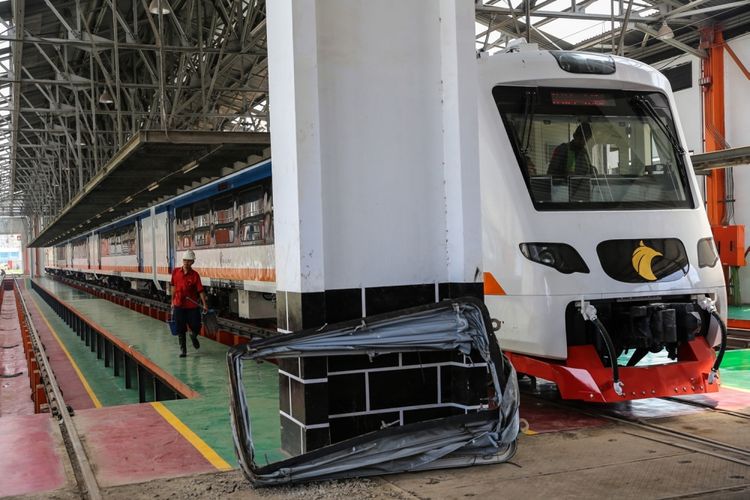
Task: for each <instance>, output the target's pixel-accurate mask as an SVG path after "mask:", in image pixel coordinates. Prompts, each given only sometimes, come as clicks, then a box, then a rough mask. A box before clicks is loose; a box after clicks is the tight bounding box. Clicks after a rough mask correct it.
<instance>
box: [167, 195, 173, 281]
mask: <svg viewBox="0 0 750 500" xmlns="http://www.w3.org/2000/svg"><path fill="white" fill-rule="evenodd" d="M174 218H175V209H174V206H170V207H169V209H168V210H167V260H168V263H169V264H168V265H169V273H170V274H172V271H173V270H174V252H175V241H174V239H175V232H174Z"/></svg>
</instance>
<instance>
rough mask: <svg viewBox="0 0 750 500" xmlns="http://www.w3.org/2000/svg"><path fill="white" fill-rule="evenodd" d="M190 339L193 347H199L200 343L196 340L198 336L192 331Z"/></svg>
mask: <svg viewBox="0 0 750 500" xmlns="http://www.w3.org/2000/svg"><path fill="white" fill-rule="evenodd" d="M190 340H192V341H193V347H195V348H196V349H200V348H201V343H200V342H198V336H197V335H196V334H194V333H193V332H190Z"/></svg>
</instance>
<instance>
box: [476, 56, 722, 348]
mask: <svg viewBox="0 0 750 500" xmlns="http://www.w3.org/2000/svg"><path fill="white" fill-rule="evenodd" d="M613 60H614V62H615V67H616V71H615V73H614V74H609V75H601V74H574V73H570V72H566V71H564V70H563V69H561V68H560V65H559V64H558V63H557V61H556V60H555V58H554V57H553V56H552V55H551V54H550V53H549V52H546V51H536V50H531V51H521V52H516V53H509V54H501V55H497V56H494V57H490V58H484V59H482V60H481V62H480V85H481V88H482V89H483V91H482V92H480V104H479V113H480V127H479V130H480V140H479V143H480V163H481V183H482V200H483V210H482V214H483V217H484V220H483V227H484V232H483V244H484V248H483V252H484V266H485V270H486V271H488V272H491V273H492V274H493V275H494V276H495V278H496V279H497V280H498V282H499V284H500V285H501V287H502V289H503V290H504V291H505V293H506V295H487V296H486V297H485V301H486V303H487V305H488V307H489V309H490V311H491V313H492V314H493V316H494V317H497V318H501V319H502V321H503V324H502V327H501V330H500V333H499V339H500V342H501V346H502V347H503V348H505V349H508V350H511V351H516V352H520V353H525V354H531V355H536V356H543V357H548V358H556V359H565V358H567V344H566V336H565V309H566V307H567V306H568V304H570V303H571V302H575V301H580V300H581V299H584V300H587V301H591V300H597V299H618V298H635V297H655V296H659V297H662V296H666V295H704V294H707V295H710V296H711V297H713V298H715V299H716V300H717V301H718V307H719V310H720V311H722V312H723V313H724V314H725V313H726V307H725V305H726V293H725V287H724V277H723V274H722V269H721V266H720V265H714V266H712V267H699V265H698V255H697V248H698V246H697V244H698V241H699V240H701V239H703V238H711V237H712V233H711V228H710V226H709V223H708V219H707V217H706V214H705V211H704V209H703V202H702V200H701V198H700V191H699V186H698V183H697V181H696V178H695V175H694V173H693V171H692V168H689V167H690V160H689V158H688V155H687V154H685V153H683V161H684V163H683V165H684V166H686V167H688V168H687V169H686V172H685V173H686V180H687V181H688V187H689V193H687V196H689V200H690V201H691V203H690V204H691V205H692V208H669V209H657V208H654V209H648V208H643V209H612V208H607V209H601V208H599V207H592V208H587V207H585V206H584V205H586V204H585V203H582V204H581V205H582V206H584V207H583V209H576V208H575V207H562V209H560V210H554V209H552V210H538V209H537V208H535V206H534V204H533V202H532V196H531V195H530V190H529V189H528V188H527V185H526V183H525V181H524V177H523V175H522V170H521V168H520V166H519V162H518V160H517V157H516V155H515V153H514V148H513V145H512V143H511V137H510V136H509V134H508V133H507V131H506V127H505V126H504V124H503V121H502V120H501V116H500V114H499V113H498V105H497V104H496V102H495V99H494V98H493V94H492V92H491V91H488V90H489V89H493V88H496V87H498V86H502V87H505V86H509V87H523V88H540V87H548V88H555V89H576V88H578V89H582V90H586V91H591V90H601V91H603V92H602V94H604V95H606V94H607V91H608V90H618V91H619V90H625V91H635V92H658V93H660V94H662V95H663V96H664V97H665V98H666V99H667V100H668V103H669V109H671V110H672V114H673V116H674V125H675V126H676V130H677V136H678V138H679V141H680V143H681V144H685V140H684V136H683V132H682V128H681V126H680V124H679V120H678V119H677V115H676V112H675V111H674V110H675V104H674V99H673V97H672V93H671V92H670V91H669V88H670V85H669V82H668V81H667V79H666V78H665V77H664V76H663V75H662V74H661V73H659V72H658V71H656V70H654V69H653V68H651V67H650V66H647V65H645V64H643V63H639V62H636V61H633V60H630V59H625V58H613ZM594 107H595V106H594ZM580 108H581V109H582V110H585V108H586V107H585V106H580ZM591 111H592V114H594V115H593V116H590V117H589V116H586V114H585V111H582V113H581V115H580V116H577V117H576V116H574V117H572V118H573V119H574V120H582V119H589V118H590V119H591V120H592V127H593V128H596V127H597V125H604V123H603V122H604V120H602V121H601V123H597V121H596V118H597V116H596V115H595V113H598V112H600V111H599V110H598V109H596V110H595V109H592V110H591ZM617 119H618V118H617V117H615V118H613V120H617ZM535 125H536V123H535ZM552 125H554V124H547V125H546V126H548V127H549V126H552ZM616 125H618V124H615V126H616ZM541 126H542V127H544V126H545V125H544V124H543V122H542V125H541ZM567 134H568V132H567V131H566V135H565V136H564V137H563V138H562V140H563V141H567V140H568V139H569V137H570V136H569V135H567ZM594 134H596V130H595V131H594ZM549 135H552V136H553V137H554V135H553V134H549ZM536 139H537V140H538V139H540V138H536ZM559 139H561V138H560V137H555V140H556V142H551V143H544V144H541V145H537V147H536V149H537V150H539V149H541V150H543V151H549V148H550V147H551V146H555V145H557V144H558V143H559V142H560V140H559ZM540 173H542V172H540ZM662 175H666V174H662ZM553 189H554V186H553ZM661 238H675V239H678V240H680V241H681V242H683V244H684V247H685V250H686V252H687V257H688V260H689V263H690V265H689V269H688V272H687V273H686V274H684V276H682V277H681V278H679V279H676V280H673V281H664V280H655V281H646V280H644V281H643V282H642V283H626V282H623V281H618V280H616V279H613V278H612V277H611V276H608V275H607V273H606V272H605V271H604V269H603V268H602V265H601V263H600V259H599V256H598V255H597V245H599V244H600V243H601V242H603V241H606V240H623V239H632V240H641V239H646V240H648V239H661ZM524 242H555V243H566V244H569V245H570V246H572V247H573V248H574V249H576V250H577V251H578V253H579V254H580V255H581V257H582V258H583V260H584V262H585V263H586V264H587V265H588V267H589V269H590V272H589V273H578V272H577V273H571V274H564V273H561V272H559V271H558V270H556V269H554V268H552V267H548V266H545V265H541V264H539V263H536V262H532V261H531V260H529V259H527V258H525V257H524V255H523V254H522V253H521V251H520V250H519V245H520V244H521V243H524Z"/></svg>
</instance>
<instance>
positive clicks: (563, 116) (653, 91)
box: [46, 44, 727, 403]
mask: <svg viewBox="0 0 750 500" xmlns="http://www.w3.org/2000/svg"><path fill="white" fill-rule="evenodd" d="M477 64H478V76H479V92H478V94H479V97H478V99H479V100H478V119H479V170H480V180H481V182H480V184H481V186H480V195H481V200H482V201H481V203H482V252H483V267H484V269H483V276H484V301H485V304H486V305H487V307H488V309H489V311H490V314H491V316H492V317H493V318H495V319H494V320H493V328H494V329H495V334H496V335H497V337H498V339H499V341H500V345H501V347H502V348H503V350H504V351H505V352H506V353H507V355H508V356H509V358H510V360H511V362H512V363H513V364H514V365H515V366H516V369H517V371H518V372H519V373H522V374H525V375H528V376H529V377H532V378H541V379H545V380H549V381H552V382H554V383H555V384H556V385H557V389H558V390H559V392H560V394H561V396H562V397H563V398H565V399H574V400H584V401H590V402H599V403H609V402H617V401H623V400H632V399H640V398H649V397H660V396H675V395H685V394H702V393H710V392H715V391H717V390H718V388H719V386H720V380H719V377H718V366H719V363H720V360H721V353H722V351H721V349H720V350H719V354H718V355H717V353H716V348H717V347H720V348H721V346H722V339H723V338H724V335H722V333H725V330H724V329H723V323H724V321H725V319H726V311H727V298H726V288H725V282H724V275H723V271H722V266H721V264H720V262H719V258H718V254H717V249H716V245H715V243H714V240H713V237H712V233H711V227H710V225H709V222H708V219H707V216H706V212H705V209H704V207H703V201H702V197H701V191H700V186H699V184H698V182H697V179H696V176H695V174H694V172H693V170H692V168H691V164H690V158H689V156H688V154H687V148H686V147H685V138H684V134H683V131H682V128H681V125H680V122H679V119H678V117H677V114H676V112H675V101H674V97H673V95H672V92H671V90H670V85H669V82H668V80H667V79H666V77H664V75H662V74H661V73H660V72H658V71H656V70H655V69H653V68H651V67H650V66H648V65H646V64H644V63H641V62H638V61H634V60H630V59H627V58H624V57H618V56H612V55H604V54H593V53H585V52H570V51H546V50H538V49H537V48H536V47H534V46H533V45H532V44H528V45H525V44H520V45H517V46H515V47H513V48H511V49H509V50H506V51H504V52H501V53H498V54H495V55H492V56H488V55H486V54H483V55H481V56H480V57H478V60H477ZM271 162H272V160H269V161H266V162H263V163H260V164H257V165H253V166H251V167H248V168H247V169H245V170H243V171H241V172H238V173H235V174H233V175H230V176H228V177H226V178H223V179H219V180H217V181H215V182H212V183H210V184H207V185H205V186H203V187H200V188H197V189H195V190H193V191H190V192H188V193H184V194H182V195H179V196H176V197H175V198H173V199H171V200H169V201H167V202H164V203H162V204H160V205H157V206H155V207H152V208H150V209H148V210H145V211H143V212H140V213H137V214H134V215H131V216H129V217H127V218H125V219H122V220H120V221H117V222H116V223H114V224H110V225H108V226H104V227H102V228H99V229H97V230H95V231H93V232H91V233H89V234H87V235H81V236H80V237H78V238H75V239H72V240H70V241H68V242H67V243H65V244H63V245H59V246H57V247H55V248H51V249H47V250H46V252H47V266H46V267H47V271H48V272H50V273H53V274H67V275H69V276H74V277H77V278H78V279H84V280H92V279H93V280H98V281H107V282H108V283H109V284H110V286H114V287H117V286H121V287H126V288H131V289H136V290H139V291H142V292H143V293H147V294H153V295H159V294H163V289H164V284H165V283H166V282H167V281H168V280H169V272H170V270H171V269H172V268H173V267H174V265H175V256H176V255H177V254H178V253H179V252H181V251H183V250H186V249H192V250H194V251H195V252H196V255H197V264H198V267H197V270H198V271H199V272H200V273H201V275H202V277H203V279H204V284H205V285H206V286H208V287H209V289H210V290H211V294H212V297H213V300H215V301H218V302H219V303H220V304H221V306H222V307H223V309H224V310H226V311H227V312H228V313H229V314H233V315H236V316H238V317H240V318H250V319H252V318H264V317H266V318H272V317H275V313H274V305H275V303H274V292H275V283H274V281H275V263H274V251H273V199H272V189H271Z"/></svg>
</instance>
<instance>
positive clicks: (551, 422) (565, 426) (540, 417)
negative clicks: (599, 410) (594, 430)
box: [520, 396, 608, 434]
mask: <svg viewBox="0 0 750 500" xmlns="http://www.w3.org/2000/svg"><path fill="white" fill-rule="evenodd" d="M520 412H521V418H523V419H526V421H527V422H528V423H529V430H530V431H532V432H534V433H536V434H542V433H546V432H562V431H572V430H576V429H583V428H586V427H599V426H601V425H605V424H607V423H608V422H607V421H606V420H603V419H601V418H595V417H589V416H586V415H582V414H581V413H579V412H576V411H572V410H567V409H564V408H559V407H556V406H551V405H548V404H545V403H543V402H540V401H534V400H524V397H523V396H521V409H520Z"/></svg>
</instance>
